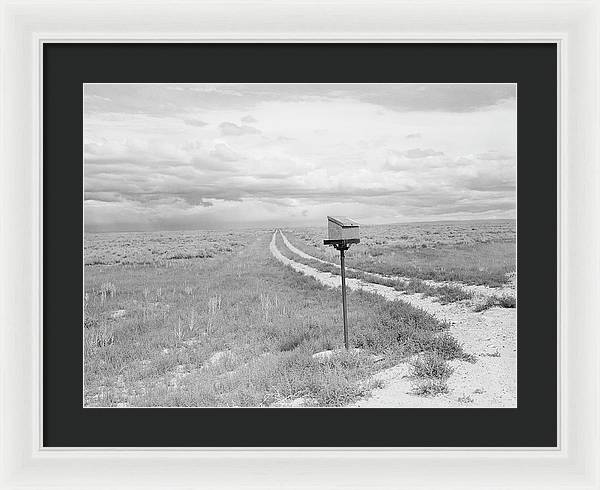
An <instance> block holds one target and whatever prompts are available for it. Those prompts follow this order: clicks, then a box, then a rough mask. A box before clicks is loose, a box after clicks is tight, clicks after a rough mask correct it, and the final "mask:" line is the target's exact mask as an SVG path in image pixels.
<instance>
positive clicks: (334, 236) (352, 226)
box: [323, 216, 360, 350]
mask: <svg viewBox="0 0 600 490" xmlns="http://www.w3.org/2000/svg"><path fill="white" fill-rule="evenodd" d="M327 235H328V239H327V240H323V243H324V244H325V245H332V246H333V248H335V249H336V250H339V252H340V273H341V276H342V311H343V316H344V347H346V350H348V348H349V345H350V343H349V341H348V307H347V305H346V263H345V258H344V252H346V250H348V249H349V248H350V245H351V244H353V243H359V242H360V238H359V237H358V223H355V222H354V221H352V220H351V219H348V218H341V217H339V216H336V217H334V216H327Z"/></svg>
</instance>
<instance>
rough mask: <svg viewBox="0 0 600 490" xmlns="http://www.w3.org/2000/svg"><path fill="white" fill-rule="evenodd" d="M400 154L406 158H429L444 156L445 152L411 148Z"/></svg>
mask: <svg viewBox="0 0 600 490" xmlns="http://www.w3.org/2000/svg"><path fill="white" fill-rule="evenodd" d="M400 154H401V155H402V156H405V157H406V158H427V157H436V156H440V155H443V154H444V152H441V151H436V150H432V149H430V148H427V149H425V150H423V149H421V148H411V149H410V150H406V151H403V152H401V153H400Z"/></svg>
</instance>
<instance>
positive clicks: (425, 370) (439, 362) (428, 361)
mask: <svg viewBox="0 0 600 490" xmlns="http://www.w3.org/2000/svg"><path fill="white" fill-rule="evenodd" d="M412 367H413V376H416V377H417V378H434V379H447V378H449V377H450V375H451V374H452V373H453V372H454V369H452V368H451V367H450V366H449V365H448V363H447V362H446V359H444V357H443V356H441V355H440V354H438V353H437V352H426V353H425V354H423V355H422V356H419V357H417V358H416V359H415V360H414V361H413V362H412Z"/></svg>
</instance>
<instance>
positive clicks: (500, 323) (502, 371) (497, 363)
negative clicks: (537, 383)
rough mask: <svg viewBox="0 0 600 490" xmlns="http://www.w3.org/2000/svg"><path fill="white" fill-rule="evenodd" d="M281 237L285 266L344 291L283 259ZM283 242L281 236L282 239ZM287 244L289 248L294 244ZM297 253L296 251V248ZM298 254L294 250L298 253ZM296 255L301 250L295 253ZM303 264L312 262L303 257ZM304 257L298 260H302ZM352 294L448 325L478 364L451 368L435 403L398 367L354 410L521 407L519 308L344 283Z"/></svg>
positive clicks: (324, 275) (328, 277)
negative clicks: (479, 308)
mask: <svg viewBox="0 0 600 490" xmlns="http://www.w3.org/2000/svg"><path fill="white" fill-rule="evenodd" d="M276 234H277V232H275V233H274V234H273V238H272V240H271V243H270V251H271V253H272V255H273V256H274V257H275V258H276V259H277V260H279V261H280V262H282V263H283V264H285V265H287V266H289V267H291V268H292V269H294V270H296V271H297V272H300V273H302V274H305V275H308V276H311V277H313V278H315V279H316V280H317V281H319V282H320V283H322V284H324V285H326V286H328V287H341V278H340V276H338V275H334V274H330V273H328V272H321V271H319V270H317V269H314V268H313V267H309V266H307V265H304V264H300V263H298V262H296V261H294V260H291V259H288V258H287V257H285V256H284V255H283V254H282V253H281V252H280V251H279V250H278V249H277V246H276V243H275V238H276ZM282 236H283V235H282ZM283 238H284V243H285V245H286V246H288V248H289V247H290V245H291V244H289V241H287V240H286V239H285V237H283ZM292 247H293V245H292ZM294 248H295V247H293V248H290V250H291V251H292V252H294V253H297V252H296V251H294ZM296 250H298V249H296ZM298 251H299V252H301V254H303V255H301V256H305V258H311V259H314V257H311V256H309V255H308V254H304V253H303V252H302V251H300V250H298ZM299 255H300V254H299ZM346 285H347V287H348V288H349V289H351V290H363V291H368V292H371V293H374V294H378V295H381V296H383V297H384V298H386V299H387V300H389V301H397V300H400V301H404V302H406V303H409V304H411V305H412V306H415V307H418V308H422V309H423V310H425V311H427V312H428V313H430V314H432V315H434V316H435V317H436V318H438V319H439V320H445V321H446V322H448V323H449V324H450V325H451V326H450V333H451V334H452V335H453V336H454V337H455V338H456V339H457V340H458V341H459V342H461V343H462V344H463V347H464V350H465V351H466V352H467V353H469V354H473V355H474V356H475V358H476V360H477V362H475V363H469V362H465V361H458V360H454V361H451V362H450V363H449V364H450V365H451V366H452V367H453V368H454V373H453V374H452V376H451V377H450V379H449V380H448V387H449V389H450V392H449V393H448V394H446V395H438V396H436V397H421V396H416V395H413V394H411V390H412V385H411V382H410V380H409V379H408V378H407V376H408V374H409V372H410V366H409V365H408V364H407V363H400V364H399V365H397V366H394V367H392V368H389V369H386V370H384V371H382V372H380V373H378V374H377V375H376V376H375V378H376V379H378V380H380V381H381V382H382V385H383V387H382V388H379V389H376V390H374V391H373V393H372V396H371V397H370V398H367V399H364V400H361V401H359V402H358V403H356V404H355V405H353V406H356V407H476V408H483V407H493V408H499V407H516V406H517V345H516V342H517V312H516V309H515V308H498V307H495V308H490V309H489V310H485V311H483V312H479V313H477V312H474V311H472V309H471V308H470V306H469V305H467V304H464V303H450V304H447V305H442V304H440V303H438V302H437V301H435V300H434V299H432V298H430V297H423V295H421V294H419V293H417V294H405V293H402V292H400V291H396V290H395V289H393V288H391V287H388V286H383V285H381V284H373V283H369V282H365V281H361V280H359V279H350V278H349V279H346Z"/></svg>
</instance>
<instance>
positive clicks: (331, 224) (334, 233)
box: [327, 216, 360, 243]
mask: <svg viewBox="0 0 600 490" xmlns="http://www.w3.org/2000/svg"><path fill="white" fill-rule="evenodd" d="M358 229H359V227H358V223H355V222H354V221H352V220H351V219H348V218H342V217H334V216H327V231H328V237H327V238H328V240H327V241H328V242H330V243H331V242H333V241H344V242H348V243H358V242H359V241H360V239H359V236H358Z"/></svg>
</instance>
